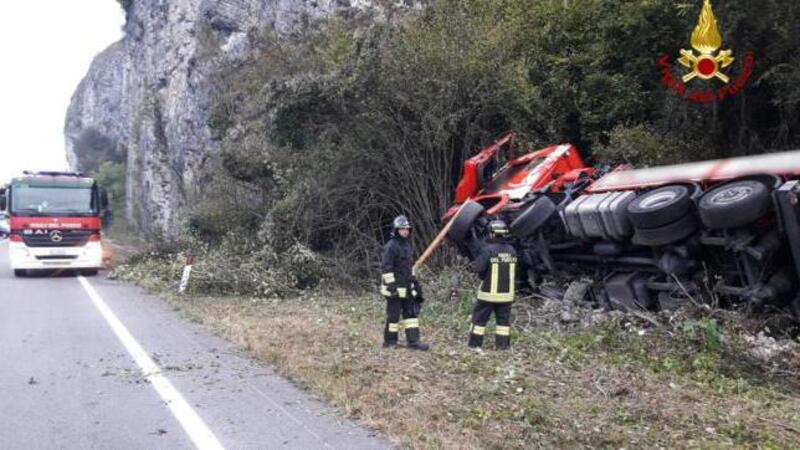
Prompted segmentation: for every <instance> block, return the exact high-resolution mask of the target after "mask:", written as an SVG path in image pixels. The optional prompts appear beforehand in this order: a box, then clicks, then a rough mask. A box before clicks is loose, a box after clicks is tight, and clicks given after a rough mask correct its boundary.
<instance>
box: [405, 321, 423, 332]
mask: <svg viewBox="0 0 800 450" xmlns="http://www.w3.org/2000/svg"><path fill="white" fill-rule="evenodd" d="M403 328H405V329H406V330H407V329H409V328H419V319H406V320H404V321H403Z"/></svg>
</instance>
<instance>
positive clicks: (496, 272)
mask: <svg viewBox="0 0 800 450" xmlns="http://www.w3.org/2000/svg"><path fill="white" fill-rule="evenodd" d="M507 235H508V228H507V227H506V223H505V222H503V221H502V220H492V221H491V222H489V241H488V242H487V244H486V246H485V247H484V248H483V250H482V251H481V253H480V255H479V256H478V257H477V258H476V259H475V261H473V262H472V270H473V271H475V272H477V273H478V275H479V276H480V278H481V284H480V286H479V287H478V292H477V297H478V302H477V303H476V304H475V308H474V309H473V311H472V329H471V330H470V335H469V346H470V347H472V348H480V347H481V346H482V345H483V335H484V334H485V333H486V323H487V322H489V318H490V317H491V315H492V313H493V312H494V316H495V321H496V322H497V327H496V328H495V348H497V349H499V350H507V349H508V348H510V347H511V336H510V333H511V304H512V303H513V302H514V288H515V272H516V268H517V252H516V250H514V247H513V246H511V244H510V243H508V241H507V240H506V236H507Z"/></svg>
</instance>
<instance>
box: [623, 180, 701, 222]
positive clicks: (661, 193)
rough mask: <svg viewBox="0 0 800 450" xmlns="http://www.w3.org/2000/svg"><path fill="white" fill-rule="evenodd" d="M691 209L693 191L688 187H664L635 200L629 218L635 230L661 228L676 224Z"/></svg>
mask: <svg viewBox="0 0 800 450" xmlns="http://www.w3.org/2000/svg"><path fill="white" fill-rule="evenodd" d="M691 207H692V191H691V190H690V189H689V187H688V186H684V185H671V186H664V187H661V188H658V189H654V190H652V191H649V192H645V193H644V194H642V195H640V196H638V197H636V198H635V199H633V201H632V202H631V203H630V204H629V205H628V218H629V219H630V221H631V224H633V226H634V228H645V229H653V228H659V227H663V226H665V225H668V224H671V223H675V222H676V221H677V220H678V219H680V218H682V217H684V216H685V215H687V214H688V213H689V211H690V210H691Z"/></svg>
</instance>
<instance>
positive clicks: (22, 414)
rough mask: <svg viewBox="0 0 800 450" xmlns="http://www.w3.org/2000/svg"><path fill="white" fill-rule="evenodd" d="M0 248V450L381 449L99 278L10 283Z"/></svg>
mask: <svg viewBox="0 0 800 450" xmlns="http://www.w3.org/2000/svg"><path fill="white" fill-rule="evenodd" d="M7 253H8V249H7V246H6V244H5V242H0V448H2V449H15V448H26V449H37V448H43V449H44V448H47V449H52V448H80V449H87V448H126V449H127V448H142V449H145V448H146V449H155V448H169V449H180V448H220V447H224V448H231V449H234V448H237V449H238V448H259V449H260V448H303V449H324V448H337V449H373V448H375V449H378V448H389V447H390V444H389V443H388V442H387V441H386V440H385V439H383V438H381V437H380V436H376V435H375V433H374V432H371V431H369V430H366V429H363V428H360V427H358V426H357V425H355V424H353V423H351V422H348V421H346V420H343V419H341V418H337V417H336V415H335V413H334V412H333V411H332V410H331V409H330V408H329V407H328V406H326V405H324V404H322V403H320V402H317V401H315V400H313V399H311V398H309V397H308V395H306V394H304V393H303V392H301V391H299V390H298V389H296V388H295V387H294V386H292V385H291V384H290V383H288V382H287V381H286V380H284V379H282V378H280V377H278V376H277V375H275V374H274V373H273V372H272V371H271V370H270V369H269V368H267V367H263V366H260V365H258V364H256V363H254V362H253V361H251V360H250V359H249V358H248V357H247V356H246V355H245V354H243V353H241V352H240V351H238V350H236V349H235V348H234V347H232V346H231V345H230V344H229V343H227V342H225V341H224V340H222V339H221V338H218V337H216V336H214V335H213V334H212V333H210V332H209V331H208V330H206V329H205V328H203V327H200V326H199V325H196V324H193V323H190V322H188V321H186V320H185V319H183V318H181V317H180V316H178V315H177V314H176V313H175V312H173V311H172V310H171V309H170V308H169V307H168V306H167V305H166V304H164V303H163V302H162V301H161V300H159V299H158V298H155V297H153V296H150V295H147V294H145V293H143V292H142V291H141V290H139V289H138V288H134V287H131V286H127V285H123V284H120V283H116V282H112V281H109V280H106V279H105V277H104V276H103V274H101V275H99V276H97V277H88V278H85V279H83V280H82V279H81V278H80V277H77V276H75V275H60V276H46V277H30V278H15V277H14V276H13V274H12V273H11V270H10V269H9V266H8V254H7Z"/></svg>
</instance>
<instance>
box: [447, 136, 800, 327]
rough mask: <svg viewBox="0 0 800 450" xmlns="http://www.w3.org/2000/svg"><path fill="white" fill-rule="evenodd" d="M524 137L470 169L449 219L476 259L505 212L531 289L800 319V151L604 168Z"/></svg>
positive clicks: (456, 238) (454, 237)
mask: <svg viewBox="0 0 800 450" xmlns="http://www.w3.org/2000/svg"><path fill="white" fill-rule="evenodd" d="M513 141H514V136H513V134H509V135H507V136H505V137H503V138H502V139H500V140H499V141H497V142H495V143H494V144H493V145H491V146H489V147H487V148H486V149H484V150H482V151H481V152H480V153H478V154H477V155H476V156H474V157H472V158H470V159H469V160H467V161H466V162H465V163H464V169H463V174H462V178H461V182H460V183H459V185H458V187H457V189H456V193H455V200H456V202H455V204H454V205H453V206H452V207H451V208H450V209H449V210H448V211H447V212H446V213H445V215H444V216H443V221H444V222H446V223H448V225H449V228H448V231H447V235H448V238H449V239H448V240H449V241H450V242H452V243H454V244H455V245H456V246H457V247H458V249H459V250H460V251H461V253H462V254H463V255H464V256H466V257H467V258H469V259H474V258H475V257H477V255H478V254H479V252H480V251H481V248H482V247H483V245H484V244H485V240H486V238H487V225H488V222H489V220H491V219H493V218H495V217H496V218H501V219H503V220H505V221H506V222H507V223H508V224H510V227H509V228H510V231H511V235H512V242H513V244H514V245H515V247H516V249H517V251H518V253H519V254H520V255H521V261H522V264H523V265H524V267H523V270H520V271H518V272H517V273H518V274H519V275H518V276H519V279H518V284H519V285H520V286H523V287H524V286H532V287H534V288H535V287H537V286H541V285H542V284H543V283H544V284H549V285H564V284H565V283H568V282H569V281H571V280H575V279H577V278H589V279H594V280H596V283H594V285H593V287H592V289H590V291H589V295H590V297H592V298H593V299H594V300H595V301H596V302H597V303H599V304H602V305H604V306H606V307H611V308H618V309H645V310H659V309H672V308H675V307H677V306H679V305H681V304H686V303H688V302H690V301H694V302H699V301H701V299H712V300H714V301H717V302H719V303H720V304H723V305H733V304H744V305H747V306H750V307H754V308H763V307H768V306H773V307H787V306H788V307H789V308H790V309H792V310H793V311H794V312H795V314H797V315H800V293H799V292H798V286H800V204H799V203H800V202H799V201H798V198H800V151H792V152H783V153H772V154H764V155H751V156H744V157H738V158H731V159H724V160H716V161H704V162H695V163H687V164H679V165H674V166H666V167H652V168H641V169H633V168H631V167H629V166H618V167H616V168H612V167H606V168H593V167H589V166H587V165H585V164H584V162H583V160H582V159H581V157H580V154H579V152H578V150H577V149H576V148H575V147H574V146H572V145H568V144H565V145H558V146H553V147H548V148H545V149H541V150H536V151H522V152H519V151H518V150H517V149H516V147H515V146H514V142H513ZM516 153H523V154H522V156H518V157H517V156H516V155H515V154H516ZM451 221H452V222H451ZM547 281H556V283H545V282H547Z"/></svg>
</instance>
